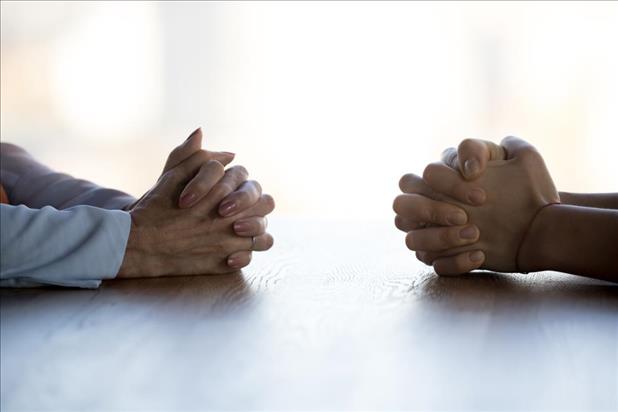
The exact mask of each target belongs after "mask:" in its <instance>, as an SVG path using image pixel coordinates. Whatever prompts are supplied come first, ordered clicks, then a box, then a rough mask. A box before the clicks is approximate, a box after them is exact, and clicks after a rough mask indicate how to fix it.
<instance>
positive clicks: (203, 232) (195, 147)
mask: <svg viewBox="0 0 618 412" xmlns="http://www.w3.org/2000/svg"><path fill="white" fill-rule="evenodd" d="M201 147H202V131H201V129H197V130H196V131H195V132H193V133H192V134H191V135H190V136H189V138H187V140H186V141H184V142H183V143H182V144H181V145H180V146H178V147H177V148H175V149H174V150H173V151H172V153H171V154H170V155H169V157H168V159H167V163H166V164H165V167H164V169H163V173H162V174H161V176H160V178H159V180H158V181H157V183H156V184H155V186H154V187H153V188H152V189H151V190H149V191H148V192H147V193H146V194H145V195H144V196H142V197H141V198H140V199H139V200H138V201H136V202H135V203H134V204H133V205H131V206H130V207H129V208H128V211H129V212H130V214H131V221H132V224H131V232H130V234H129V239H128V242H127V248H126V253H125V256H124V260H123V263H122V265H121V267H120V270H119V272H118V277H119V278H122V277H125V278H126V277H153V276H165V275H194V274H204V273H214V274H216V273H227V272H233V271H236V270H238V269H240V268H242V267H245V266H247V265H248V264H249V262H250V261H251V253H252V251H263V250H268V249H269V248H270V247H271V246H272V244H273V238H272V236H271V235H270V234H268V233H267V232H266V226H267V221H266V215H268V214H269V213H270V212H272V211H273V209H274V200H273V198H272V197H271V196H269V195H267V194H262V188H261V187H260V184H259V183H258V182H256V181H253V180H247V178H248V172H247V170H246V169H245V168H244V167H242V166H233V167H229V168H228V169H225V166H227V165H228V164H229V163H230V162H231V161H232V160H233V158H234V154H233V153H228V152H211V151H207V150H202V149H201Z"/></svg>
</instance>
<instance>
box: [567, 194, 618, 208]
mask: <svg viewBox="0 0 618 412" xmlns="http://www.w3.org/2000/svg"><path fill="white" fill-rule="evenodd" d="M560 201H561V202H562V203H564V204H567V205H573V206H584V207H597V208H602V209H618V193H569V192H560Z"/></svg>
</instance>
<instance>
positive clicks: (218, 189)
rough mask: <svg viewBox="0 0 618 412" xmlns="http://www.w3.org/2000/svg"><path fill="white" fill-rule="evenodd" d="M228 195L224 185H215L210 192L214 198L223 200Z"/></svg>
mask: <svg viewBox="0 0 618 412" xmlns="http://www.w3.org/2000/svg"><path fill="white" fill-rule="evenodd" d="M228 193H229V191H228V189H227V185H226V184H225V183H222V182H220V183H217V184H216V185H215V186H214V187H213V188H212V189H211V190H210V195H212V196H213V197H215V198H223V197H225V196H226V195H227V194H228Z"/></svg>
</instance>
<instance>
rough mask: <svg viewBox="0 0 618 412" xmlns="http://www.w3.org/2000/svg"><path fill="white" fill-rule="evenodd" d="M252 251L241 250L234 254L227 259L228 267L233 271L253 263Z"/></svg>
mask: <svg viewBox="0 0 618 412" xmlns="http://www.w3.org/2000/svg"><path fill="white" fill-rule="evenodd" d="M251 257H252V254H251V251H249V250H241V251H240V252H235V253H232V254H231V255H230V256H228V258H227V265H228V266H229V267H230V268H232V269H241V268H244V267H245V266H248V265H249V263H251Z"/></svg>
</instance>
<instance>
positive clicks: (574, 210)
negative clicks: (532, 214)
mask: <svg viewBox="0 0 618 412" xmlns="http://www.w3.org/2000/svg"><path fill="white" fill-rule="evenodd" d="M617 249H618V210H610V209H599V208H592V207H582V206H572V205H565V204H557V205H551V206H548V207H545V208H544V209H543V210H541V211H540V212H539V214H538V215H537V217H536V218H535V220H534V222H532V225H531V227H530V229H529V232H528V234H527V236H526V239H525V240H524V243H523V245H522V248H521V251H520V255H519V263H520V267H521V269H522V270H524V271H529V272H531V271H540V270H557V271H561V272H567V273H572V274H575V275H581V276H587V277H594V278H597V279H603V280H609V281H612V282H618V258H617V256H616V250H617Z"/></svg>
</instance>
